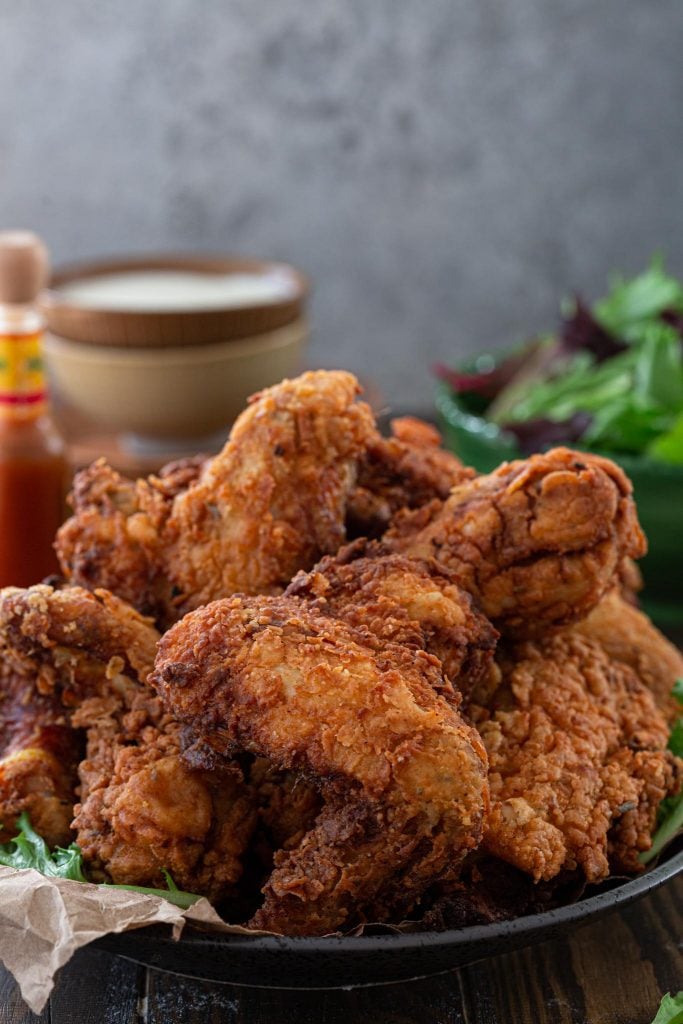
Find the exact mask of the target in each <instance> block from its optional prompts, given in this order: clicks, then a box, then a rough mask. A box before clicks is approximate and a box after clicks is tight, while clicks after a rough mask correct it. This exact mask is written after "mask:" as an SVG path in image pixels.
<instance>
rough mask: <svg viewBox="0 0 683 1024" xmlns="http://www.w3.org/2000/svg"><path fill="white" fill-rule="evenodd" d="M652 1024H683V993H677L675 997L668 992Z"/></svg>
mask: <svg viewBox="0 0 683 1024" xmlns="http://www.w3.org/2000/svg"><path fill="white" fill-rule="evenodd" d="M652 1024H683V992H677V993H676V995H675V996H672V995H671V993H670V992H667V994H666V995H665V996H664V997H663V999H662V1001H661V1003H660V1004H659V1009H658V1010H657V1016H656V1017H655V1018H654V1020H653V1021H652Z"/></svg>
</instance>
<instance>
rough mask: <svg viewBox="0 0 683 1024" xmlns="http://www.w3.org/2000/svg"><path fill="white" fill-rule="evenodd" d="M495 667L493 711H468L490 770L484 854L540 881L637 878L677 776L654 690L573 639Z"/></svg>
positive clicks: (559, 639) (537, 647)
mask: <svg viewBox="0 0 683 1024" xmlns="http://www.w3.org/2000/svg"><path fill="white" fill-rule="evenodd" d="M500 667H501V670H502V683H501V685H500V687H499V688H498V690H497V691H496V693H495V696H494V697H493V698H492V699H491V700H490V701H489V703H488V706H487V707H476V706H472V707H471V713H472V718H473V721H474V722H475V724H476V726H477V728H478V729H479V732H480V734H481V737H482V740H483V741H484V745H485V747H486V750H487V752H488V756H489V763H490V771H489V782H490V786H491V799H492V808H491V813H490V815H489V818H488V821H487V828H486V833H485V836H484V840H483V846H484V848H485V849H486V850H487V851H488V852H490V853H492V854H495V855H496V856H497V857H500V858H501V859H502V860H504V861H507V862H508V863H510V864H513V865H514V866H516V867H518V868H520V869H521V870H522V871H525V872H528V873H529V874H530V875H532V876H533V877H534V879H536V880H539V879H543V880H548V879H552V878H554V877H555V876H557V875H558V874H559V873H560V871H563V870H567V871H577V870H578V871H580V872H581V873H582V874H583V875H584V876H585V878H586V879H587V880H588V881H589V882H596V881H599V880H600V879H602V878H605V877H607V875H608V874H610V871H616V872H618V871H630V872H634V871H638V870H639V863H638V855H639V853H641V852H642V851H644V850H647V849H649V847H650V844H651V838H650V837H651V833H652V831H653V828H654V825H655V821H656V816H657V808H658V806H659V803H660V801H661V800H662V799H663V798H664V797H666V796H668V795H670V794H672V793H674V792H675V791H676V790H677V787H678V775H679V768H680V762H678V760H677V759H675V758H674V757H673V755H671V754H670V753H668V752H667V750H666V745H667V740H668V729H667V726H666V722H665V720H664V718H663V717H662V715H661V714H660V713H659V712H658V710H657V708H656V706H655V703H654V701H653V699H652V695H651V694H650V692H649V691H648V690H647V689H646V688H645V687H644V686H643V685H642V683H640V681H639V680H638V679H637V677H636V676H635V674H634V673H633V672H632V671H631V669H630V668H628V667H627V666H626V665H621V664H617V663H615V662H612V661H610V659H609V658H608V656H607V655H606V654H605V652H604V651H603V650H602V648H601V647H600V646H599V645H598V644H596V643H594V642H592V641H590V640H587V639H585V638H584V637H582V636H581V635H579V634H578V633H575V632H574V631H572V630H567V631H566V632H564V633H561V634H557V635H555V636H552V637H546V638H544V639H542V640H539V641H537V642H535V643H531V642H526V643H522V644H519V645H518V646H516V647H513V648H511V649H509V650H508V651H507V652H504V653H503V654H502V656H501V658H500Z"/></svg>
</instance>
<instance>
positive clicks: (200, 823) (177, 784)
mask: <svg viewBox="0 0 683 1024" xmlns="http://www.w3.org/2000/svg"><path fill="white" fill-rule="evenodd" d="M157 640H158V633H157V632H156V630H155V629H154V628H153V627H152V626H151V624H150V623H149V621H148V620H146V619H144V618H143V617H142V616H140V615H139V614H138V613H137V612H136V611H134V609H132V608H130V607H129V606H128V605H126V604H125V603H124V602H123V601H120V600H119V599H118V598H116V597H114V596H113V595H112V594H109V593H108V592H107V591H103V590H99V591H96V592H95V593H90V592H89V591H86V590H82V589H81V588H79V587H66V588H65V589H63V590H54V589H53V588H52V587H49V586H44V585H38V586H35V587H31V588H29V589H28V590H19V589H17V588H7V589H6V590H4V591H2V592H1V593H0V650H1V652H2V655H3V657H4V660H5V664H6V665H8V666H9V667H10V668H11V670H12V671H14V672H17V673H21V674H22V678H24V679H30V680H32V683H33V687H34V694H35V692H36V691H40V692H41V693H43V694H45V695H47V696H42V697H38V698H36V697H35V696H31V694H30V693H28V692H27V693H26V698H27V700H28V701H30V706H31V707H32V709H35V710H34V711H32V714H35V715H36V716H38V717H39V719H40V721H41V722H42V721H43V719H42V713H43V712H42V706H43V702H44V701H45V700H47V699H48V698H49V699H50V701H51V705H50V706H52V705H53V704H56V703H60V704H61V705H62V706H63V708H64V709H65V712H66V715H67V720H68V724H69V726H70V727H71V732H72V733H74V732H75V731H80V732H81V733H82V734H83V735H84V737H85V747H86V750H85V757H84V759H83V760H82V761H80V764H79V765H78V775H79V780H80V802H78V803H76V805H75V807H74V808H73V813H74V814H75V818H74V822H73V828H74V829H75V831H76V838H77V842H78V845H79V846H80V847H81V849H82V850H83V853H84V856H85V859H86V862H87V863H88V866H89V869H90V871H91V875H92V877H94V878H96V879H100V880H110V881H114V882H120V883H127V884H135V885H150V886H159V887H163V886H164V875H163V870H162V869H166V870H168V871H170V872H171V874H172V876H173V878H174V881H175V882H176V884H177V885H179V886H180V887H181V888H186V889H189V890H191V891H193V892H200V893H203V894H206V895H208V896H210V897H211V898H213V899H219V898H221V897H222V896H224V895H226V894H229V893H231V891H232V887H233V886H234V884H235V882H236V881H237V880H238V878H239V876H240V874H241V871H242V856H243V854H244V852H245V849H246V846H247V844H248V841H249V838H250V836H251V831H252V830H253V826H254V823H255V818H256V812H255V807H254V805H253V800H252V798H251V791H250V790H249V789H248V787H245V786H244V784H243V783H242V782H241V779H240V776H239V772H238V771H237V770H236V769H232V770H230V769H228V770H224V771H216V772H211V773H208V772H205V771H193V770H192V769H191V768H189V767H188V766H187V764H186V763H185V761H184V760H183V759H182V757H181V727H180V726H179V725H178V723H177V722H174V721H173V720H172V719H171V718H170V716H169V715H167V714H166V713H165V711H164V709H163V706H162V703H161V701H160V699H159V697H158V696H157V695H156V693H155V692H154V691H153V690H152V689H151V688H149V687H148V686H146V684H145V681H146V678H147V676H148V674H149V672H150V670H151V668H152V665H153V663H154V657H155V654H156V645H157ZM61 770H62V771H64V770H65V766H62V769H61ZM52 777H53V778H54V780H55V788H56V786H57V781H58V780H59V779H60V778H61V775H60V774H58V773H57V771H56V769H55V771H54V774H53V776H52ZM73 800H74V797H73V795H71V803H72V804H73ZM30 810H31V812H32V813H33V809H32V808H31V809H30ZM70 810H71V808H70ZM70 816H71V815H70ZM34 823H36V824H37V822H34Z"/></svg>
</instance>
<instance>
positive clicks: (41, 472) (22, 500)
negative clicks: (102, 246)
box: [0, 231, 67, 587]
mask: <svg viewBox="0 0 683 1024" xmlns="http://www.w3.org/2000/svg"><path fill="white" fill-rule="evenodd" d="M48 266H49V264H48V255H47V250H46V248H45V246H44V245H43V243H42V242H41V240H40V239H39V238H38V237H37V236H36V235H34V234H32V233H31V232H28V231H5V232H0V586H3V587H4V586H9V585H14V586H18V587H25V586H29V585H30V584H32V583H39V582H40V580H41V579H43V577H45V576H48V575H50V574H51V573H54V572H57V571H58V565H57V559H56V556H55V553H54V549H53V547H52V544H53V541H54V536H55V533H56V531H57V528H58V527H59V525H60V523H61V522H62V519H63V514H64V494H65V487H66V481H67V463H66V459H65V456H64V445H63V442H62V439H61V437H60V436H59V433H58V431H57V429H56V427H55V425H54V423H53V421H52V418H51V416H50V409H49V404H48V394H47V384H46V378H45V370H44V366H43V351H42V344H43V329H44V324H43V319H42V316H41V314H40V313H39V312H38V310H37V309H36V308H35V306H34V303H35V300H36V298H37V296H38V294H39V293H40V291H41V289H42V288H43V287H44V285H45V283H46V281H47V274H48Z"/></svg>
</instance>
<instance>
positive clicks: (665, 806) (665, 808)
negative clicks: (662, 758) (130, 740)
mask: <svg viewBox="0 0 683 1024" xmlns="http://www.w3.org/2000/svg"><path fill="white" fill-rule="evenodd" d="M671 695H672V697H675V699H676V700H677V701H678V703H679V704H680V705H681V706H683V679H677V680H676V682H675V683H674V685H673V689H672V690H671ZM669 750H671V751H672V753H674V754H675V755H676V756H677V757H683V717H681V718H678V719H677V720H676V722H674V725H673V728H672V730H671V733H670V735H669ZM682 829H683V792H681V793H679V794H678V796H671V797H667V799H666V800H662V802H661V804H660V805H659V815H658V827H657V831H656V832H655V834H654V835H653V837H652V846H651V847H650V849H649V850H646V852H645V853H641V855H640V857H639V858H638V859H639V860H640V862H641V864H647V863H648V862H649V861H651V860H653V859H654V858H655V857H656V856H657V855H658V854H659V853H661V851H662V850H663V849H664V847H665V846H666V845H667V844H668V843H669V842H671V840H672V839H673V838H674V837H675V836H676V835H677V834H678V833H679V832H680V831H681V830H682Z"/></svg>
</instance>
